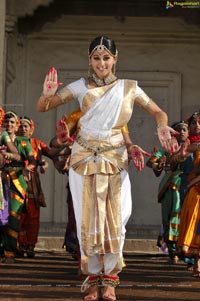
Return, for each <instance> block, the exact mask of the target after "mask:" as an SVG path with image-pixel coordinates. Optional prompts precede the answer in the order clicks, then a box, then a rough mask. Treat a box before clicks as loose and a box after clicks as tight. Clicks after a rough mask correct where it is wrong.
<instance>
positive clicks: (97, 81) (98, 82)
mask: <svg viewBox="0 0 200 301" xmlns="http://www.w3.org/2000/svg"><path fill="white" fill-rule="evenodd" d="M92 80H93V81H94V82H95V84H96V85H97V86H98V87H103V86H106V85H110V84H112V83H113V82H114V81H116V80H117V77H116V76H115V75H114V74H113V73H111V74H110V75H108V76H107V77H106V78H104V79H100V78H98V77H97V76H96V74H95V73H93V74H92Z"/></svg>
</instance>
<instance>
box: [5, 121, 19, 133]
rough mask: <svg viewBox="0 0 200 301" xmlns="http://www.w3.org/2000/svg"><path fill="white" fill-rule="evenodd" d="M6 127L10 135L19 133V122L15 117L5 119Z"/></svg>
mask: <svg viewBox="0 0 200 301" xmlns="http://www.w3.org/2000/svg"><path fill="white" fill-rule="evenodd" d="M4 126H5V128H6V131H7V132H8V134H9V135H13V134H15V133H16V132H17V131H18V122H17V120H16V119H15V117H11V118H7V119H5V121H4Z"/></svg>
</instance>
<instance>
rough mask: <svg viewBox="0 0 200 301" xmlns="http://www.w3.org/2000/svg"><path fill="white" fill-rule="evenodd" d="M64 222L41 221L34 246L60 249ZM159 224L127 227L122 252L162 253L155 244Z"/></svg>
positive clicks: (63, 233)
mask: <svg viewBox="0 0 200 301" xmlns="http://www.w3.org/2000/svg"><path fill="white" fill-rule="evenodd" d="M65 228H66V225H65V224H57V223H56V224H50V223H41V226H40V233H39V238H38V243H37V245H36V247H37V248H38V249H42V250H61V249H62V246H63V241H64V235H65ZM159 230H160V226H158V225H149V226H146V225H145V226H137V225H135V226H131V227H129V226H128V227H127V232H126V240H125V244H124V252H126V253H134V252H139V253H140V252H142V253H162V251H160V249H159V248H158V247H157V246H156V242H157V237H158V234H159Z"/></svg>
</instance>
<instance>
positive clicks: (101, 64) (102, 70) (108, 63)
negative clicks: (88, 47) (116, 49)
mask: <svg viewBox="0 0 200 301" xmlns="http://www.w3.org/2000/svg"><path fill="white" fill-rule="evenodd" d="M115 63H116V58H115V57H114V56H112V55H111V54H110V53H109V52H108V51H106V50H103V51H102V52H99V51H97V50H96V51H94V52H93V54H92V56H91V57H90V64H91V66H92V69H93V70H94V72H95V73H96V75H97V76H98V77H99V78H100V79H104V78H105V77H107V76H108V75H109V74H110V73H112V68H113V65H114V64H115Z"/></svg>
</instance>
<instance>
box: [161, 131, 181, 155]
mask: <svg viewBox="0 0 200 301" xmlns="http://www.w3.org/2000/svg"><path fill="white" fill-rule="evenodd" d="M171 134H172V135H171ZM179 134H180V133H179V132H177V131H175V130H174V129H172V128H171V127H170V126H167V125H166V126H160V127H158V138H159V140H160V143H161V145H162V147H163V148H164V149H165V150H166V151H167V152H168V153H171V154H172V153H175V152H177V150H178V149H179V145H178V142H177V139H176V137H175V136H176V135H179Z"/></svg>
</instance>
